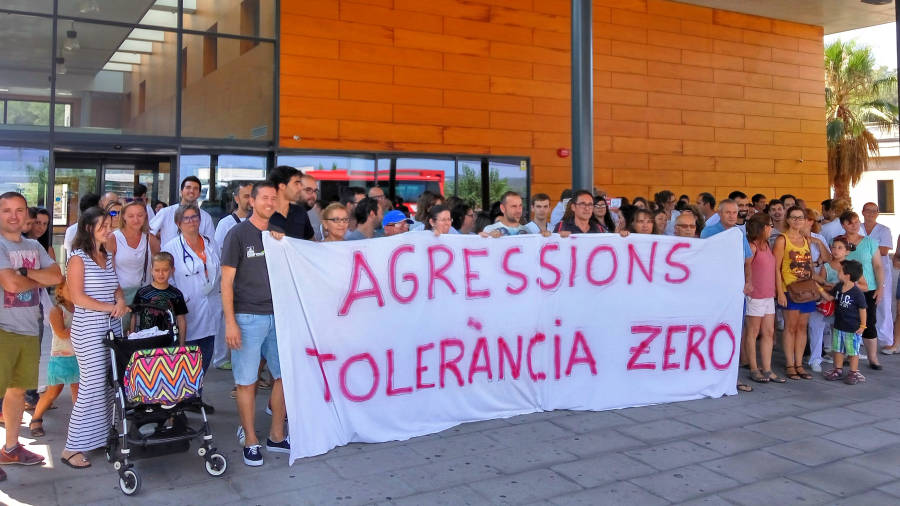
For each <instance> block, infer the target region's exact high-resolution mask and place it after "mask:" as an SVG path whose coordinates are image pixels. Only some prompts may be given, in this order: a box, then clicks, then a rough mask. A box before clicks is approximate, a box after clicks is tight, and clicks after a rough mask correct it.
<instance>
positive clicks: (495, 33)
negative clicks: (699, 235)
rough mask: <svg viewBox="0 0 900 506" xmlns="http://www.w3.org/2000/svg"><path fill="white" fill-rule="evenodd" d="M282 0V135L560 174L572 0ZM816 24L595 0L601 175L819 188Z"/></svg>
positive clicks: (770, 191) (626, 188)
mask: <svg viewBox="0 0 900 506" xmlns="http://www.w3.org/2000/svg"><path fill="white" fill-rule="evenodd" d="M281 5H282V18H281V27H282V28H281V29H282V39H281V41H282V44H281V47H282V51H281V52H282V54H281V139H280V140H279V141H280V144H281V146H282V147H285V148H321V149H340V150H385V151H416V152H436V153H473V154H498V155H517V156H529V157H531V161H532V166H533V171H532V174H533V177H534V179H533V184H532V191H534V192H537V191H546V192H549V193H550V194H551V195H553V196H555V195H558V193H559V191H560V190H561V189H562V188H564V187H565V186H567V184H568V182H569V180H570V176H571V170H570V168H569V164H570V160H571V159H570V158H559V157H558V156H557V155H556V150H557V148H560V147H566V148H568V147H571V136H570V128H571V127H570V114H569V112H570V103H569V99H568V97H569V75H570V66H569V62H570V54H569V40H570V37H569V27H570V21H569V5H570V2H569V0H428V1H422V0H354V1H349V0H282V3H281ZM822 37H823V33H822V28H821V27H815V26H808V25H800V24H796V23H789V22H783V21H779V20H773V19H767V18H759V17H753V16H746V15H742V14H737V13H733V12H727V11H719V10H714V9H708V8H702V7H695V6H690V5H686V4H680V3H675V2H668V1H665V0H594V101H595V103H594V117H595V120H594V122H595V139H594V149H595V153H594V165H595V169H594V172H595V175H594V179H595V186H597V187H600V188H604V189H606V190H608V191H610V192H611V193H613V194H622V195H628V196H633V195H648V194H652V193H653V192H655V191H658V190H659V189H662V188H668V189H672V190H674V191H675V192H676V193H681V192H685V193H688V194H690V195H692V196H694V195H696V193H697V192H699V191H707V190H714V191H715V193H716V194H717V196H719V197H722V196H724V195H725V194H727V193H728V192H729V191H730V190H732V189H734V188H741V189H744V190H745V191H747V192H748V193H756V192H762V193H765V194H766V195H767V196H770V197H771V196H774V195H776V194H781V193H787V192H791V193H795V194H798V195H800V196H802V197H805V198H807V199H810V200H816V199H818V200H821V199H823V198H826V197H827V193H828V181H827V176H826V164H825V160H826V150H825V136H824V131H825V123H824V75H823V70H822V59H823V56H822V53H823V42H822ZM294 135H298V136H300V137H301V138H302V139H301V140H300V141H295V140H294V139H293V136H294ZM800 160H802V162H801V161H800Z"/></svg>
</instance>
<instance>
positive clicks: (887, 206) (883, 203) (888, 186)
mask: <svg viewBox="0 0 900 506" xmlns="http://www.w3.org/2000/svg"><path fill="white" fill-rule="evenodd" d="M877 184H878V211H879V212H881V213H884V214H894V180H893V179H879V180H878V183H877Z"/></svg>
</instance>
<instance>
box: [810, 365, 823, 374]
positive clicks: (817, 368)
mask: <svg viewBox="0 0 900 506" xmlns="http://www.w3.org/2000/svg"><path fill="white" fill-rule="evenodd" d="M809 367H810V368H811V369H812V370H813V372H822V364H811V365H810V366H809Z"/></svg>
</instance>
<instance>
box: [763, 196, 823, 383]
mask: <svg viewBox="0 0 900 506" xmlns="http://www.w3.org/2000/svg"><path fill="white" fill-rule="evenodd" d="M787 223H788V229H787V231H786V232H785V233H783V234H781V235H779V236H778V237H777V238H776V239H775V246H774V248H772V249H773V250H774V254H775V285H776V287H777V288H778V290H777V292H776V294H777V298H778V305H779V306H781V307H783V308H785V309H784V334H783V339H782V341H783V343H784V358H785V371H786V374H787V377H788V379H792V380H799V379H801V378H802V379H808V380H811V379H812V378H813V377H812V374H810V373H809V372H807V371H806V370H805V369H804V368H803V352H804V351H805V350H806V327H807V325H808V324H809V315H810V314H811V313H813V312H814V311H815V310H816V303H815V301H810V302H797V301H794V300H791V297H790V294H789V293H788V286H790V285H791V284H793V283H796V282H799V281H805V280H808V279H812V274H813V263H812V253H811V252H810V245H809V241H808V240H807V239H806V237H804V235H803V228H804V226H805V225H806V213H805V212H804V211H803V209H801V208H799V207H797V206H792V207H791V208H790V209H788V212H787Z"/></svg>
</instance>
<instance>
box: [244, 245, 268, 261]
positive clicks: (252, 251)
mask: <svg viewBox="0 0 900 506" xmlns="http://www.w3.org/2000/svg"><path fill="white" fill-rule="evenodd" d="M264 256H266V252H265V251H260V252H257V251H256V249H255V248H254V247H253V246H247V258H256V257H264Z"/></svg>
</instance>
